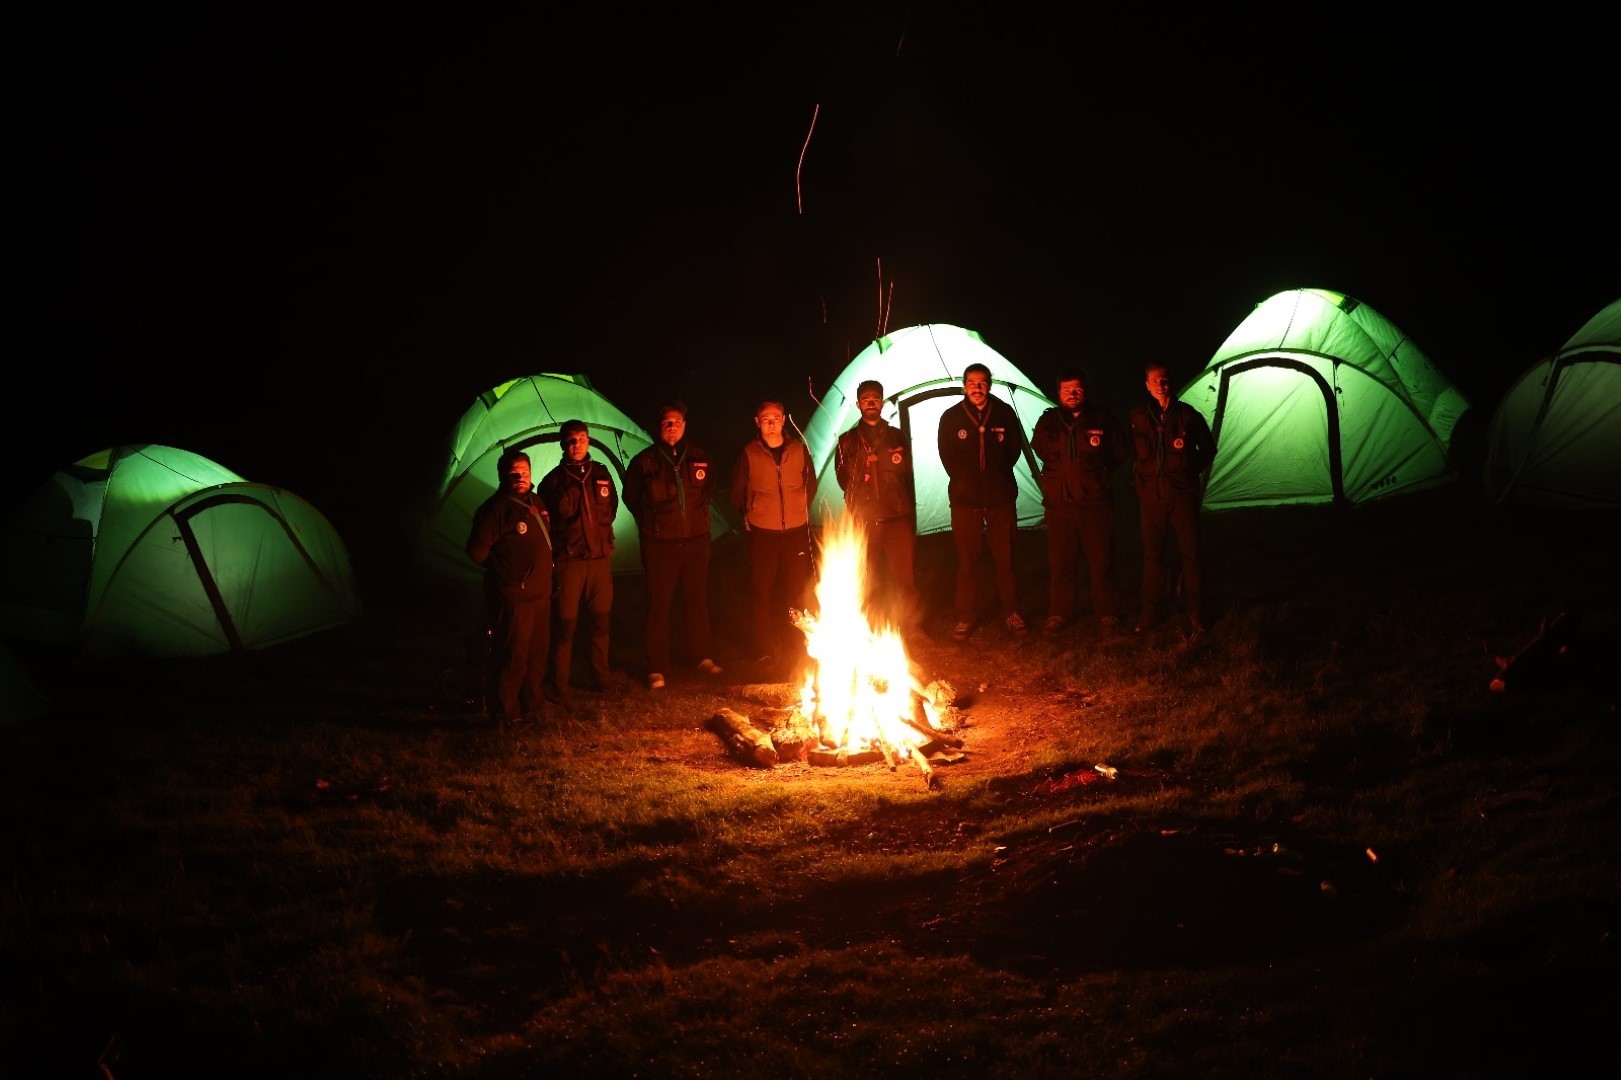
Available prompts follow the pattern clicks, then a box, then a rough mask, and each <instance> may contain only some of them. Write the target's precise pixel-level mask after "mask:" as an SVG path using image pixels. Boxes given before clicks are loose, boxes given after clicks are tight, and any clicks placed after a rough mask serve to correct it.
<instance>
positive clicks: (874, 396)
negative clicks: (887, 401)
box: [856, 390, 884, 424]
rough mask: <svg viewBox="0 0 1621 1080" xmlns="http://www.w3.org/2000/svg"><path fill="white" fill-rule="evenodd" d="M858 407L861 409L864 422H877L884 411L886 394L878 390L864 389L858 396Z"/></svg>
mask: <svg viewBox="0 0 1621 1080" xmlns="http://www.w3.org/2000/svg"><path fill="white" fill-rule="evenodd" d="M856 408H858V409H860V410H861V419H862V422H863V423H867V424H876V423H877V422H878V421H879V419H880V418H881V417H882V415H883V412H884V396H883V395H882V394H880V393H879V392H878V391H876V390H863V391H862V392H861V396H860V397H858V398H856Z"/></svg>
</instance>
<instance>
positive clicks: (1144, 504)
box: [1131, 364, 1216, 638]
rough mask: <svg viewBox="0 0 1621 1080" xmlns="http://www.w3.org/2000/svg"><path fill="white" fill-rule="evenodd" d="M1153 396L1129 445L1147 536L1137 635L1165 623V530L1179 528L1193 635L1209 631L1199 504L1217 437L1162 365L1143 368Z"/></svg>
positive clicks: (1139, 411) (1135, 413)
mask: <svg viewBox="0 0 1621 1080" xmlns="http://www.w3.org/2000/svg"><path fill="white" fill-rule="evenodd" d="M1143 375H1144V380H1143V385H1144V386H1146V387H1147V388H1148V393H1149V400H1148V401H1145V402H1144V403H1143V404H1141V405H1138V406H1137V407H1136V408H1134V409H1132V410H1131V442H1132V448H1133V451H1134V453H1135V455H1136V465H1135V467H1134V476H1135V479H1136V484H1137V502H1138V505H1139V510H1140V515H1141V522H1142V533H1143V595H1142V614H1141V616H1140V617H1139V619H1138V622H1137V630H1138V632H1139V633H1142V632H1144V631H1147V630H1149V629H1152V628H1153V626H1154V624H1155V623H1156V622H1158V621H1159V618H1160V615H1161V613H1162V611H1161V609H1162V607H1163V605H1164V604H1165V601H1166V592H1167V590H1166V587H1165V561H1164V557H1165V534H1166V532H1167V531H1170V532H1174V533H1176V543H1177V549H1178V551H1179V552H1180V554H1181V559H1182V602H1183V605H1184V607H1185V608H1186V610H1187V614H1188V626H1189V630H1190V632H1191V636H1193V637H1195V638H1197V637H1199V636H1201V635H1202V634H1203V633H1204V610H1203V608H1202V606H1201V600H1202V597H1201V592H1202V591H1203V587H1204V567H1203V563H1202V560H1201V557H1200V551H1199V546H1200V545H1199V507H1200V504H1202V503H1203V502H1204V487H1205V481H1206V479H1207V477H1206V475H1205V474H1206V471H1207V470H1208V469H1209V468H1210V463H1211V461H1213V460H1214V459H1215V456H1216V440H1215V439H1214V438H1213V437H1212V436H1211V434H1210V426H1209V425H1208V424H1206V423H1205V419H1204V417H1203V416H1202V415H1201V414H1200V413H1199V410H1198V409H1195V408H1194V407H1193V406H1191V405H1189V404H1188V403H1187V402H1185V401H1173V400H1172V399H1171V373H1170V369H1169V368H1167V367H1166V366H1165V365H1164V364H1149V365H1148V366H1147V367H1146V368H1144V369H1143Z"/></svg>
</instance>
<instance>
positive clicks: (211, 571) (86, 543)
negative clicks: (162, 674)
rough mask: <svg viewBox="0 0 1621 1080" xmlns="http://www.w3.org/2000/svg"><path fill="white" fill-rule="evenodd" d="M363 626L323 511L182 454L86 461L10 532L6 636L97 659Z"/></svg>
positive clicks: (209, 649) (0, 628)
mask: <svg viewBox="0 0 1621 1080" xmlns="http://www.w3.org/2000/svg"><path fill="white" fill-rule="evenodd" d="M359 615H360V596H359V591H358V589H357V588H356V586H355V581H354V575H353V572H352V570H351V567H350V564H349V553H348V551H347V549H346V548H345V547H344V544H343V541H342V540H341V539H340V538H339V536H338V534H337V532H336V531H335V530H334V529H333V528H332V526H331V524H330V523H329V522H328V521H327V520H326V518H325V517H323V516H322V515H321V513H320V512H319V511H317V510H316V509H315V508H314V507H313V506H311V505H309V504H308V503H307V502H305V501H304V500H303V499H301V498H299V497H298V496H296V495H293V494H291V493H290V492H286V491H282V490H280V489H278V488H274V487H270V486H268V485H265V484H254V483H249V482H248V481H246V480H244V479H243V478H242V477H241V476H238V475H237V474H236V473H234V472H232V471H231V470H229V469H227V468H225V467H224V466H221V465H219V464H216V463H215V462H213V461H210V460H208V459H207V458H205V457H201V456H199V455H197V454H193V453H190V452H188V451H185V450H178V449H175V448H174V447H169V446H159V445H156V444H150V443H149V444H141V445H129V446H114V447H112V448H110V449H107V450H103V451H101V452H100V453H97V454H92V455H90V456H89V457H86V458H83V459H81V460H80V461H78V462H76V463H75V464H73V465H70V466H68V467H67V468H65V469H62V470H60V471H59V472H57V473H56V474H55V475H54V476H53V477H51V479H50V480H48V481H47V482H46V483H45V484H43V485H41V486H40V487H39V488H38V489H37V490H36V491H35V492H34V493H33V494H32V495H31V496H29V497H28V498H27V499H25V500H24V501H23V502H22V503H21V504H20V505H19V506H18V507H17V509H16V512H15V513H13V514H12V515H11V517H10V518H9V521H8V524H7V525H6V527H5V528H4V529H3V530H0V633H5V634H7V635H11V636H15V637H17V638H24V639H28V640H34V641H43V642H50V643H55V644H63V645H70V646H73V647H74V648H75V649H77V650H78V651H79V652H80V653H81V654H82V655H85V656H90V657H108V656H125V655H132V656H209V655H214V654H217V653H224V652H233V651H236V652H239V651H246V650H252V649H258V648H263V647H265V646H268V645H273V644H277V643H279V642H283V641H287V640H290V639H293V638H298V637H302V636H304V635H307V634H312V633H315V632H316V631H319V630H325V629H329V628H331V627H334V626H338V625H341V624H343V623H345V622H349V621H351V620H353V619H356V618H358V617H359Z"/></svg>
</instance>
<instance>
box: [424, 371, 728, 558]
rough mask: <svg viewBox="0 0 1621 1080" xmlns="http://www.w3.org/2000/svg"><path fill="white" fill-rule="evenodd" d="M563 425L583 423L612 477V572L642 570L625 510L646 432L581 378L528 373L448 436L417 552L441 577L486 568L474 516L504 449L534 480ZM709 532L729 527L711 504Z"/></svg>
mask: <svg viewBox="0 0 1621 1080" xmlns="http://www.w3.org/2000/svg"><path fill="white" fill-rule="evenodd" d="M565 420H584V421H585V423H586V426H587V427H588V428H589V429H590V433H591V446H592V456H593V457H596V458H598V459H600V460H601V461H603V462H604V463H605V464H606V465H607V466H608V467H609V468H610V469H611V470H613V474H614V482H615V484H616V485H617V486H618V489H619V495H620V500H619V513H618V515H617V516H615V518H614V554H613V570H614V573H616V574H625V573H641V570H642V562H641V543H640V541H639V539H638V536H637V532H636V519H635V517H634V516H632V514H631V512H630V509H629V507H627V506H626V505H625V501H624V494H625V469H626V468H627V467H628V466H629V465H630V460H631V458H633V457H635V456H636V455H637V454H638V453H640V452H641V451H642V450H644V449H646V448H647V447H649V446H651V445H652V444H653V441H652V439H650V438H649V437H648V435H647V432H646V431H644V430H643V429H642V427H641V426H640V425H639V424H637V423H636V422H635V421H634V420H632V419H631V418H630V417H628V416H626V415H625V414H624V413H623V412H621V411H620V409H619V407H618V406H616V405H615V404H614V403H613V402H611V401H609V400H608V399H607V398H606V397H604V396H603V395H602V394H601V393H599V392H598V391H597V390H596V389H595V388H594V387H592V385H591V380H590V379H588V378H587V377H586V376H584V375H556V374H542V375H529V376H525V377H524V378H521V379H513V380H511V381H510V382H505V383H502V384H501V385H500V386H497V387H494V388H493V389H491V390H487V391H485V392H484V393H483V394H480V395H479V396H478V399H477V400H476V401H474V402H473V404H472V405H471V406H470V407H469V408H468V410H467V411H466V412H465V413H463V414H462V418H461V420H460V421H459V422H458V423H457V424H456V427H455V430H454V431H452V432H451V435H450V447H449V460H448V461H447V462H446V464H445V472H444V478H443V480H442V481H441V482H440V484H439V490H438V494H437V496H436V497H435V499H434V503H433V506H432V508H431V509H430V511H429V513H428V518H427V522H426V524H425V525H424V526H423V531H422V537H421V544H420V547H419V554H420V557H421V560H422V564H423V567H424V568H425V570H426V571H427V573H428V574H429V575H430V576H431V577H433V578H434V579H436V580H440V581H447V582H468V583H476V582H477V581H478V580H479V579H480V577H481V575H482V573H483V571H482V570H480V569H479V567H478V566H477V565H476V564H474V562H473V561H472V560H471V559H469V558H468V557H467V534H468V532H469V531H470V530H471V529H472V526H473V512H474V511H475V510H477V509H478V507H479V504H481V503H482V502H484V500H485V499H487V498H489V497H490V496H491V495H492V494H494V493H495V488H496V475H495V472H496V470H495V466H496V463H497V462H498V461H499V460H500V458H501V455H502V454H503V453H504V452H506V451H507V450H523V451H525V452H526V453H528V455H529V457H530V460H531V463H532V465H533V467H534V476H535V482H536V483H537V484H538V483H539V482H540V478H541V477H542V476H544V475H545V474H546V473H547V472H550V471H551V469H552V468H553V467H554V466H555V465H556V464H557V462H558V461H559V460H560V455H561V448H560V445H559V442H558V435H557V430H558V428H559V427H561V426H562V424H563V422H564V421H565ZM710 520H711V522H712V523H713V524H712V529H711V532H712V533H713V534H719V533H720V532H723V531H724V530H725V528H726V526H725V522H724V519H723V518H722V517H721V516H720V514H719V512H718V511H717V510H716V509H715V508H714V507H713V506H711V508H710Z"/></svg>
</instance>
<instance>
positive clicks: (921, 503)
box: [805, 323, 1053, 536]
mask: <svg viewBox="0 0 1621 1080" xmlns="http://www.w3.org/2000/svg"><path fill="white" fill-rule="evenodd" d="M974 363H980V364H984V365H985V366H986V367H987V368H989V369H990V372H991V393H992V394H993V395H995V396H996V397H999V398H1001V399H1002V400H1003V401H1005V402H1007V403H1008V404H1009V405H1011V406H1013V410H1014V412H1016V413H1017V414H1018V416H1019V422H1020V423H1021V424H1022V425H1023V426H1024V433H1025V437H1026V438H1027V439H1028V438H1029V435H1030V431H1031V429H1032V428H1034V427H1035V423H1036V419H1037V418H1038V417H1040V416H1041V414H1042V412H1044V411H1045V410H1047V409H1050V408H1052V407H1053V402H1052V400H1051V399H1050V398H1048V397H1047V396H1046V395H1045V394H1043V393H1041V392H1040V391H1039V390H1037V389H1036V388H1035V385H1034V384H1033V383H1032V382H1031V380H1030V378H1029V376H1027V375H1025V374H1024V372H1022V371H1020V370H1019V369H1018V368H1017V367H1015V366H1014V365H1013V363H1012V362H1011V361H1009V360H1008V359H1007V358H1006V357H1004V356H1003V355H1002V354H1001V353H998V352H997V351H996V350H995V349H993V348H991V347H990V346H989V345H987V344H985V341H984V339H983V338H981V337H980V336H979V334H978V333H976V332H975V331H973V330H965V329H963V328H962V327H960V326H952V325H950V324H948V323H928V324H924V325H921V326H910V327H907V328H905V329H903V330H897V331H895V332H894V333H892V334H888V335H886V336H884V337H881V338H879V339H878V340H876V341H874V342H872V343H871V344H870V345H868V346H867V347H866V348H865V349H863V350H861V352H859V353H857V354H856V356H855V358H854V359H853V360H851V361H850V363H849V364H847V365H846V366H845V368H844V371H843V372H842V373H841V374H840V375H839V377H838V378H837V379H835V380H834V381H833V385H832V386H830V387H828V391H827V393H826V395H824V397H823V399H822V402H821V405H820V407H819V408H818V409H817V410H816V414H815V415H814V416H812V417H811V421H810V423H809V424H807V425H806V427H805V442H806V443H807V444H808V445H809V447H810V452H811V463H812V465H814V466H815V468H816V475H817V485H816V501H815V503H814V504H813V505H812V506H811V519H812V521H815V522H821V521H825V520H827V519H828V518H830V517H831V516H833V515H834V514H836V513H837V512H838V511H839V510H840V509H842V508H843V506H844V501H843V492H842V491H841V490H840V489H839V484H838V480H837V479H836V478H835V477H834V476H833V457H834V452H835V451H836V450H837V448H838V442H839V436H840V435H841V434H843V433H844V432H846V431H848V430H850V428H851V427H853V426H854V425H855V424H856V423H858V422H859V421H860V419H861V410H860V409H858V408H857V407H856V387H858V386H859V385H861V383H862V382H863V381H865V380H867V379H877V380H878V381H879V382H880V383H882V384H883V387H884V412H883V415H884V418H885V419H886V420H888V421H889V422H890V423H891V424H894V425H895V426H896V427H898V428H900V430H901V433H902V434H903V435H904V436H905V437H906V439H907V441H908V442H909V443H910V444H911V447H912V473H913V483H914V485H915V487H916V497H917V532H918V535H919V536H927V535H929V534H931V533H942V532H949V531H951V507H950V504H949V502H948V501H947V498H946V480H947V478H946V472H945V468H944V466H942V465H941V464H940V448H939V443H938V442H937V436H938V432H939V427H940V417H941V415H942V414H943V413H944V412H945V411H946V409H948V408H950V407H951V406H952V405H955V404H956V403H957V402H959V401H960V400H962V375H963V371H964V369H966V368H967V367H968V365H970V364H974ZM1038 472H1039V468H1038V466H1037V464H1036V460H1035V456H1034V455H1033V454H1032V453H1031V452H1030V451H1029V450H1028V449H1026V451H1025V454H1024V459H1023V461H1022V462H1021V464H1020V465H1019V466H1018V467H1017V468H1016V469H1015V470H1014V479H1015V480H1016V481H1017V483H1018V485H1019V496H1018V523H1019V527H1020V528H1030V527H1033V526H1036V525H1040V524H1041V522H1042V510H1041V487H1040V485H1039V484H1038V483H1037V481H1036V475H1037V473H1038Z"/></svg>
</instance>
